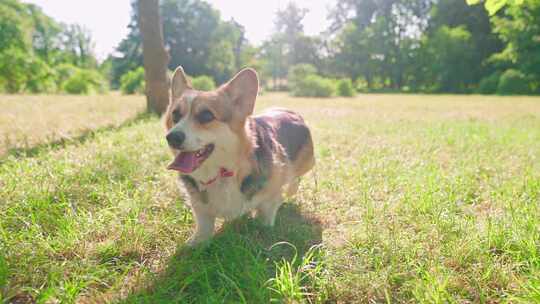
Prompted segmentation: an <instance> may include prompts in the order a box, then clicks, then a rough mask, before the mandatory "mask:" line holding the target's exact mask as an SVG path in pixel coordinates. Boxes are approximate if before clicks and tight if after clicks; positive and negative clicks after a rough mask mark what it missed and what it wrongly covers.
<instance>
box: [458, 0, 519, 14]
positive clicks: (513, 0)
mask: <svg viewBox="0 0 540 304" xmlns="http://www.w3.org/2000/svg"><path fill="white" fill-rule="evenodd" d="M480 2H481V0H467V4H469V5H475V4H479V3H480ZM523 2H524V0H486V1H485V2H484V6H485V7H486V10H487V11H488V12H489V14H490V15H495V14H496V13H497V12H498V11H499V10H500V9H502V8H503V7H504V6H505V5H521V4H523Z"/></svg>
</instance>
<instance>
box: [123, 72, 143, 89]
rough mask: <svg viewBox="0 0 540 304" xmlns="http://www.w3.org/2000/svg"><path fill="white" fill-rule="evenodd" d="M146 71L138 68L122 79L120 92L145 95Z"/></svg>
mask: <svg viewBox="0 0 540 304" xmlns="http://www.w3.org/2000/svg"><path fill="white" fill-rule="evenodd" d="M144 84H145V82H144V69H143V67H138V68H137V69H135V70H132V71H129V72H127V73H125V74H124V75H122V77H120V91H122V93H124V94H135V93H144Z"/></svg>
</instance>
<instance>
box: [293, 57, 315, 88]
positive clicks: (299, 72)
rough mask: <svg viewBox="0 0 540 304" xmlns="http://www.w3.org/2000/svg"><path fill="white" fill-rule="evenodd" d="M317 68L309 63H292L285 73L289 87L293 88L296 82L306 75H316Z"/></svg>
mask: <svg viewBox="0 0 540 304" xmlns="http://www.w3.org/2000/svg"><path fill="white" fill-rule="evenodd" d="M316 74H317V68H316V67H314V66H313V65H311V64H307V63H300V64H297V65H293V66H292V67H291V68H290V69H289V72H288V74H287V84H288V86H289V88H291V89H294V87H295V85H296V83H298V82H299V81H301V80H303V79H305V78H306V77H307V76H308V75H316Z"/></svg>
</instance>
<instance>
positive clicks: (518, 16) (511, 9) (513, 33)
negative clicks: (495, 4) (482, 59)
mask: <svg viewBox="0 0 540 304" xmlns="http://www.w3.org/2000/svg"><path fill="white" fill-rule="evenodd" d="M492 23H493V25H494V32H495V33H497V34H498V35H499V37H500V38H501V39H502V41H503V42H504V43H505V45H506V47H505V48H504V49H503V50H502V51H501V52H500V53H498V54H495V55H493V57H492V61H493V62H494V63H496V64H497V66H499V67H501V69H506V68H514V69H517V70H519V71H521V72H523V73H524V74H526V75H527V76H529V77H530V78H532V79H531V81H532V82H533V85H534V86H535V87H536V90H537V91H538V90H540V42H539V37H540V27H539V26H538V24H540V1H538V0H525V1H524V2H523V4H522V5H521V6H508V7H507V8H506V9H505V11H504V14H501V15H500V16H499V15H497V16H494V17H492Z"/></svg>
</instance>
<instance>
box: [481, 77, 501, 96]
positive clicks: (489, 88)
mask: <svg viewBox="0 0 540 304" xmlns="http://www.w3.org/2000/svg"><path fill="white" fill-rule="evenodd" d="M500 78H501V73H500V72H495V73H493V74H491V75H489V76H487V77H484V78H482V80H480V84H479V85H478V93H480V94H495V93H496V92H497V87H498V86H499V80H500Z"/></svg>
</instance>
